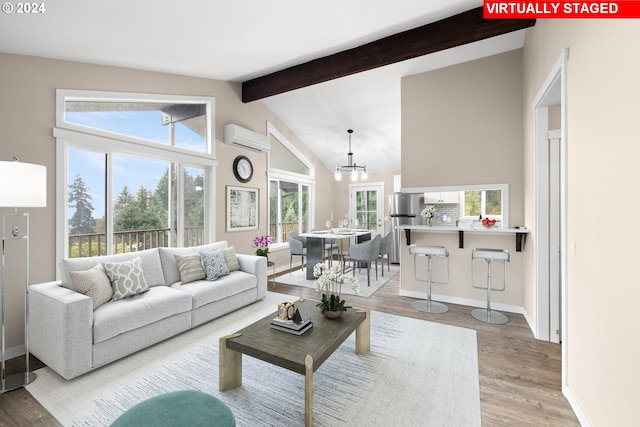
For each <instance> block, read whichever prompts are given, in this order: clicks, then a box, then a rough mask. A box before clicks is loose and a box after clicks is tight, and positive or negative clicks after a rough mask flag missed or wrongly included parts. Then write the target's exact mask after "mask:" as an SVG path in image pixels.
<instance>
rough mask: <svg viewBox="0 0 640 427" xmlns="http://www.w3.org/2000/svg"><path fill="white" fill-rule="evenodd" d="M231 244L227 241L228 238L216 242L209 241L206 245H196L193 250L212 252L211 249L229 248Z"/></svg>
mask: <svg viewBox="0 0 640 427" xmlns="http://www.w3.org/2000/svg"><path fill="white" fill-rule="evenodd" d="M228 247H229V245H227V241H226V240H222V241H221V242H215V243H208V244H206V245H201V246H194V247H193V248H192V249H193V252H211V251H215V250H216V249H220V250H222V249H226V248H228Z"/></svg>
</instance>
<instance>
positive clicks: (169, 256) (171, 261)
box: [158, 248, 195, 285]
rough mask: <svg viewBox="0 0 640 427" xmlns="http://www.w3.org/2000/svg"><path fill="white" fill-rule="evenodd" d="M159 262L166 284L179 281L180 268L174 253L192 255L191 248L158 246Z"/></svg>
mask: <svg viewBox="0 0 640 427" xmlns="http://www.w3.org/2000/svg"><path fill="white" fill-rule="evenodd" d="M158 251H159V253H160V262H161V263H162V273H163V275H164V280H165V283H166V284H167V285H172V284H174V283H176V282H179V281H180V269H179V268H178V264H177V263H176V258H175V255H193V254H194V253H195V252H194V251H193V249H192V248H158Z"/></svg>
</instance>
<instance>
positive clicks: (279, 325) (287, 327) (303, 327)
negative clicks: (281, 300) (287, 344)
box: [271, 317, 313, 335]
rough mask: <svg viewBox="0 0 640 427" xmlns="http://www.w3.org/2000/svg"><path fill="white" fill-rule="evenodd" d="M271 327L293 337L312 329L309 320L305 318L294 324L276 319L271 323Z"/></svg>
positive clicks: (291, 321) (290, 321)
mask: <svg viewBox="0 0 640 427" xmlns="http://www.w3.org/2000/svg"><path fill="white" fill-rule="evenodd" d="M271 327H272V328H273V329H276V330H278V331H283V332H288V333H290V334H294V335H302V334H304V333H305V332H307V331H308V330H309V329H311V328H312V327H313V323H312V322H311V318H310V317H307V318H306V319H304V320H302V321H301V322H298V323H296V322H294V321H293V320H283V319H280V318H279V317H276V318H275V319H273V320H272V321H271Z"/></svg>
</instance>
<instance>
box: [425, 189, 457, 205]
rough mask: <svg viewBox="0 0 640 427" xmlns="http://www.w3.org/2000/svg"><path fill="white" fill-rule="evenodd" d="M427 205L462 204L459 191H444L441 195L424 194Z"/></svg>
mask: <svg viewBox="0 0 640 427" xmlns="http://www.w3.org/2000/svg"><path fill="white" fill-rule="evenodd" d="M424 203H425V204H430V203H433V204H444V203H460V192H459V191H443V192H440V193H424Z"/></svg>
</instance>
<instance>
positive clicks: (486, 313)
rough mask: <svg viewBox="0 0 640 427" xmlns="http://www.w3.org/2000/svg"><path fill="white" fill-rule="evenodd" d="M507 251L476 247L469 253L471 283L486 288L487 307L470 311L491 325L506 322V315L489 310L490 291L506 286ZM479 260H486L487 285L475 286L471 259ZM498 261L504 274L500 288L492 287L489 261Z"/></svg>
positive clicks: (500, 289)
mask: <svg viewBox="0 0 640 427" xmlns="http://www.w3.org/2000/svg"><path fill="white" fill-rule="evenodd" d="M509 258H510V256H509V252H508V251H506V250H504V249H480V248H476V249H474V250H473V252H472V253H471V285H472V286H473V287H474V288H476V289H486V290H487V308H486V309H485V308H476V309H475V310H473V311H472V312H471V315H472V316H473V317H474V318H475V319H477V320H479V321H481V322H486V323H491V324H492V325H504V324H505V323H507V321H508V319H507V316H505V315H504V314H502V313H500V312H498V311H495V310H491V291H498V292H502V291H504V290H505V288H506V287H507V263H508V262H509ZM475 260H480V261H486V262H487V285H486V287H485V286H476V285H475V281H474V280H473V270H474V268H473V265H474V263H473V261H475ZM492 262H499V263H502V265H503V267H504V276H503V279H502V288H493V287H492V286H491V263H492Z"/></svg>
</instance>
